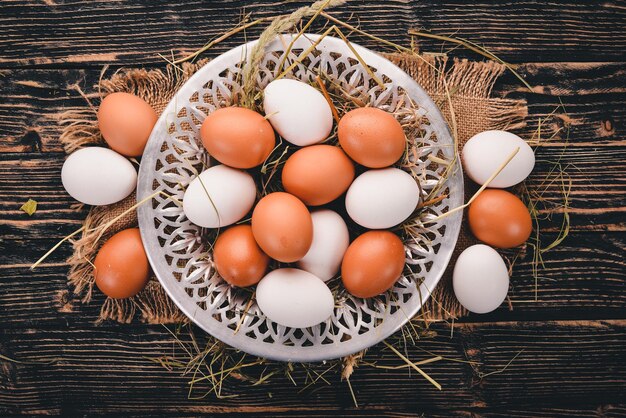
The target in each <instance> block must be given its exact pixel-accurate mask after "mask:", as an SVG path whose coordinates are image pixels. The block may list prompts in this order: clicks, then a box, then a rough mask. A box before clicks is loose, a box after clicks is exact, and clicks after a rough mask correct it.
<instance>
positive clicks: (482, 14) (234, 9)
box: [0, 0, 626, 67]
mask: <svg viewBox="0 0 626 418" xmlns="http://www.w3.org/2000/svg"><path fill="white" fill-rule="evenodd" d="M306 4H309V2H290V3H289V4H288V5H285V4H284V2H281V1H272V2H264V3H257V2H253V1H225V0H222V1H217V2H203V1H198V0H196V1H190V2H185V3H184V4H176V3H172V2H166V1H158V2H149V3H144V4H138V3H136V2H130V1H122V2H114V3H113V2H108V1H97V2H95V1H94V2H87V3H83V4H81V5H80V7H77V6H76V3H74V2H56V1H49V2H36V1H32V0H31V1H6V2H3V3H2V6H1V7H2V12H1V13H0V51H2V53H0V65H2V66H4V67H16V66H26V65H28V66H44V65H55V66H77V65H83V66H84V65H94V64H104V63H120V64H124V65H137V64H154V63H158V62H160V60H161V59H160V58H159V57H158V55H157V54H159V53H161V54H169V51H170V50H175V51H181V50H184V51H187V52H189V51H192V50H195V49H197V48H199V47H200V46H202V45H204V44H205V43H206V42H207V41H208V40H209V39H211V38H214V37H215V36H218V35H219V34H221V33H223V32H225V31H227V30H228V29H230V28H231V27H233V26H234V25H235V24H236V23H237V22H238V21H239V20H240V16H241V14H242V13H244V11H245V13H252V15H253V17H254V18H258V17H270V16H275V15H277V14H280V13H286V12H288V11H290V10H295V9H296V8H297V7H300V6H303V5H306ZM334 13H336V14H337V16H338V17H341V18H343V19H348V18H349V17H350V15H351V14H352V13H354V14H356V17H355V18H354V19H353V23H355V24H356V23H360V25H361V27H362V28H363V29H364V30H366V31H368V32H370V33H372V34H374V35H379V36H383V37H385V38H387V39H389V40H392V41H394V42H397V43H403V44H405V45H408V43H409V40H408V36H407V30H408V29H411V28H417V29H424V30H428V31H431V32H433V33H437V34H441V35H455V36H459V37H465V38H468V39H470V40H471V41H473V42H475V43H478V44H481V45H484V46H485V47H487V48H489V49H490V50H492V51H493V52H494V53H497V54H499V55H501V56H502V57H503V58H505V59H508V60H511V61H517V62H520V58H521V57H522V56H528V57H536V58H534V59H536V60H539V61H616V60H617V61H623V60H624V54H623V49H624V47H625V46H626V34H625V33H624V31H623V28H624V22H625V21H626V12H625V10H624V7H623V2H621V1H618V2H608V3H595V2H582V3H581V2H575V1H571V0H570V1H564V0H560V1H557V2H551V3H547V4H546V3H542V4H539V3H536V2H535V1H532V0H525V1H517V2H507V3H501V2H497V1H489V0H487V1H477V2H473V3H472V4H471V5H469V4H466V3H465V2H462V1H459V0H457V1H449V0H445V1H444V0H440V1H430V2H406V1H401V0H394V1H387V2H384V3H382V2H379V1H375V0H368V1H359V2H352V3H350V4H348V5H346V6H343V7H340V8H337V9H336V11H335V12H334ZM357 19H358V20H357ZM24 24H26V25H28V30H24V29H23V26H22V25H24ZM260 30H261V28H260V27H259V28H251V29H249V30H248V32H247V34H248V36H249V38H252V37H254V36H257V35H258V34H259V32H260ZM241 39H243V37H242V36H240V37H239V39H232V40H228V41H226V42H224V43H223V44H221V45H220V46H219V47H218V48H216V49H215V51H214V52H215V53H220V52H223V51H224V50H225V49H227V48H229V47H232V46H233V45H236V44H237V43H240V42H241ZM364 43H365V44H369V43H371V42H369V41H367V40H364ZM420 44H421V45H422V47H423V48H424V49H429V50H435V51H439V50H442V49H443V50H446V49H450V48H452V47H453V45H450V44H448V45H443V46H442V45H441V42H433V41H426V40H423V41H420ZM461 53H463V52H461Z"/></svg>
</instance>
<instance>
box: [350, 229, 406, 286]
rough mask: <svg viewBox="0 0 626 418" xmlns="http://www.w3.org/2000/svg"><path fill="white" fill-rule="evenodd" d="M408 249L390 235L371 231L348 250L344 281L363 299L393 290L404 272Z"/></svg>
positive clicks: (396, 237)
mask: <svg viewBox="0 0 626 418" xmlns="http://www.w3.org/2000/svg"><path fill="white" fill-rule="evenodd" d="M404 261H405V255H404V245H403V244H402V241H401V240H400V238H398V236H397V235H396V234H394V233H392V232H389V231H368V232H366V233H364V234H362V235H360V236H359V237H358V238H356V239H355V240H354V241H353V242H352V244H350V246H349V247H348V249H347V250H346V253H345V254H344V256H343V262H342V263H341V280H342V281H343V285H344V286H345V288H346V290H347V291H348V292H350V293H351V294H352V295H354V296H356V297H359V298H371V297H373V296H376V295H380V294H381V293H383V292H385V291H387V290H389V289H391V287H393V285H394V283H395V282H396V280H398V278H400V275H401V274H402V270H403V269H404Z"/></svg>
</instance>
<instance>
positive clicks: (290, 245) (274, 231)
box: [252, 192, 313, 263]
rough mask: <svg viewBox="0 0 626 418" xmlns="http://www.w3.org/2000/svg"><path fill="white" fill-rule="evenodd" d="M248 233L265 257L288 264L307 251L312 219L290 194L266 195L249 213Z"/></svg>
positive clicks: (311, 238)
mask: <svg viewBox="0 0 626 418" xmlns="http://www.w3.org/2000/svg"><path fill="white" fill-rule="evenodd" d="M252 233H253V234H254V239H255V240H256V242H257V243H258V244H259V247H261V249H262V250H263V251H264V252H265V253H266V254H267V255H269V256H270V257H272V258H273V259H275V260H278V261H282V262H285V263H292V262H294V261H298V260H300V259H301V258H302V257H304V256H305V255H306V253H307V251H309V248H311V243H312V242H313V220H312V219H311V214H310V213H309V210H308V209H307V207H306V206H305V205H304V203H302V201H301V200H300V199H298V198H297V197H295V196H294V195H291V194H289V193H283V192H277V193H270V194H268V195H267V196H265V197H264V198H263V199H261V200H260V201H259V203H257V205H256V207H255V208H254V212H252Z"/></svg>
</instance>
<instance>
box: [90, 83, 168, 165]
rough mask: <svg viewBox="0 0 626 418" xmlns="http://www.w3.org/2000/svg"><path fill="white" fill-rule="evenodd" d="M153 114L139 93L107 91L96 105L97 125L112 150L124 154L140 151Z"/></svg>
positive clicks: (139, 154)
mask: <svg viewBox="0 0 626 418" xmlns="http://www.w3.org/2000/svg"><path fill="white" fill-rule="evenodd" d="M157 119H158V117H157V114H156V112H155V111H154V109H152V107H150V105H149V104H148V103H146V102H145V101H144V100H143V99H141V98H140V97H137V96H135V95H133V94H130V93H122V92H119V93H111V94H109V95H108V96H107V97H105V98H104V100H102V103H100V108H99V109H98V127H99V128H100V132H101V133H102V137H103V138H104V140H105V141H106V142H107V144H109V147H111V149H112V150H114V151H116V152H119V153H120V154H122V155H125V156H127V157H139V156H141V154H143V149H144V148H145V147H146V143H147V142H148V138H149V137H150V133H151V132H152V128H154V125H155V124H156V122H157Z"/></svg>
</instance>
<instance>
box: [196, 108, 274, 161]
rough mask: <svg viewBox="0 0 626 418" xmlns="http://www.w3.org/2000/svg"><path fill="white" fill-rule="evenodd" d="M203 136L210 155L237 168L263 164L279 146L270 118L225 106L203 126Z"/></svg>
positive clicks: (211, 115) (206, 120) (201, 132)
mask: <svg viewBox="0 0 626 418" xmlns="http://www.w3.org/2000/svg"><path fill="white" fill-rule="evenodd" d="M200 137H201V138H202V143H203V144H204V147H205V148H206V150H207V152H208V153H209V154H210V155H211V156H213V157H214V158H216V159H217V160H218V161H220V162H221V163H223V164H226V165H228V166H231V167H234V168H252V167H256V166H258V165H259V164H262V163H263V162H264V161H265V159H266V158H267V157H268V156H269V155H270V153H271V152H272V150H273V149H274V145H275V143H276V136H275V134H274V129H273V128H272V125H271V124H270V123H269V122H268V121H267V119H265V118H264V117H263V116H262V115H260V114H259V113H257V112H255V111H253V110H250V109H246V108H243V107H225V108H222V109H218V110H216V111H215V112H213V113H211V114H210V115H209V116H207V118H206V119H205V120H204V122H203V123H202V127H201V128H200Z"/></svg>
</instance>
